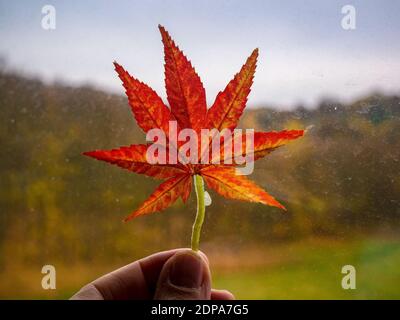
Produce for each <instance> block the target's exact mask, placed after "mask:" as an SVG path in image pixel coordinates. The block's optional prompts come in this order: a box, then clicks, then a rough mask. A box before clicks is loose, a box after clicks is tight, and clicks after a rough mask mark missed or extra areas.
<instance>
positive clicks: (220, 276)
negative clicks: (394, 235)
mask: <svg viewBox="0 0 400 320" xmlns="http://www.w3.org/2000/svg"><path fill="white" fill-rule="evenodd" d="M282 249H283V250H282V251H281V252H279V255H280V256H281V257H282V258H283V259H281V261H282V262H279V260H278V262H276V263H274V264H272V265H269V266H268V265H267V266H258V267H256V268H243V269H242V270H236V271H234V272H229V271H227V272H224V273H222V272H218V273H217V274H215V279H214V284H215V286H216V287H221V288H228V289H229V290H231V291H232V292H234V293H235V295H236V297H237V298H239V299H400V245H399V243H398V242H391V241H383V240H381V241H380V240H375V241H366V242H360V241H357V242H353V243H350V244H346V243H323V244H317V245H316V244H315V243H314V242H310V243H308V244H301V245H293V246H287V247H285V246H283V248H282ZM285 258H286V259H285ZM346 264H351V265H353V266H354V267H355V268H356V289H355V290H343V289H342V287H341V280H342V277H343V276H344V274H342V273H341V268H342V266H344V265H346Z"/></svg>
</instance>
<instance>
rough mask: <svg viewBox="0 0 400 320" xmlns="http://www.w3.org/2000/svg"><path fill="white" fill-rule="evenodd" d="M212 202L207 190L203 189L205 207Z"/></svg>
mask: <svg viewBox="0 0 400 320" xmlns="http://www.w3.org/2000/svg"><path fill="white" fill-rule="evenodd" d="M211 203H212V200H211V196H210V194H209V193H208V192H207V191H204V205H205V206H206V207H208V206H210V205H211Z"/></svg>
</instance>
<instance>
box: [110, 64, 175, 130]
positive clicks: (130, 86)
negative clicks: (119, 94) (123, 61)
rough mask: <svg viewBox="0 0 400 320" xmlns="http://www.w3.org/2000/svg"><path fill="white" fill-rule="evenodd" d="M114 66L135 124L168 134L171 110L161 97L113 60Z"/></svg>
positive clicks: (145, 128) (144, 128)
mask: <svg viewBox="0 0 400 320" xmlns="http://www.w3.org/2000/svg"><path fill="white" fill-rule="evenodd" d="M114 66H115V70H116V71H117V73H118V75H119V78H120V79H121V81H122V83H123V85H124V87H125V90H126V95H127V96H128V100H129V104H130V106H131V109H132V112H133V114H134V116H135V119H136V122H137V124H138V125H139V126H140V127H141V128H142V129H143V130H144V132H147V131H149V130H151V129H154V128H160V129H162V130H164V132H165V133H166V134H167V135H168V125H169V123H168V121H169V120H172V119H171V111H170V110H169V109H168V108H167V106H166V105H165V104H164V103H163V102H162V100H161V98H160V97H159V96H158V95H157V93H156V92H155V91H154V90H153V89H151V88H150V87H149V86H148V85H146V84H144V83H142V82H140V81H139V80H137V79H135V78H134V77H132V76H131V75H130V74H129V73H128V72H127V71H125V69H124V68H123V67H121V66H120V65H119V64H118V63H116V62H114Z"/></svg>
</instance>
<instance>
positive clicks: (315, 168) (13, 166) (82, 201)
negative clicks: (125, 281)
mask: <svg viewBox="0 0 400 320" xmlns="http://www.w3.org/2000/svg"><path fill="white" fill-rule="evenodd" d="M122 92H123V89H122V87H121V93H122ZM241 126H243V127H244V128H255V129H257V130H280V129H284V128H287V129H295V128H297V129H298V128H308V131H307V135H306V136H305V137H304V138H303V139H301V140H299V141H296V142H295V143H293V144H289V145H288V146H287V147H283V148H281V149H279V150H277V151H275V152H274V153H272V154H271V155H270V156H268V157H266V158H265V159H263V160H260V161H258V162H257V163H256V167H255V172H254V173H253V175H252V176H251V177H250V178H252V179H254V180H256V181H257V182H258V183H259V184H260V185H262V186H263V187H265V188H266V190H267V191H269V192H270V193H271V194H272V195H274V196H275V197H276V198H278V199H279V200H280V201H281V202H282V203H283V204H284V205H285V206H286V207H287V209H288V211H287V212H282V211H280V210H279V209H275V208H271V207H265V206H262V205H258V204H250V203H241V202H237V201H230V200H229V201H228V200H225V199H223V198H221V197H219V196H217V195H215V194H214V193H212V192H211V196H212V198H213V203H212V205H211V206H210V207H207V218H206V222H205V226H204V229H203V230H204V232H203V238H202V241H203V243H204V244H205V245H209V246H224V245H226V244H228V243H229V244H230V245H231V246H232V244H234V245H243V246H246V245H248V244H250V243H252V242H254V243H264V242H270V241H288V240H296V239H299V238H302V237H307V236H309V235H313V236H320V237H322V236H330V237H352V236H354V235H368V234H371V233H379V234H394V233H395V232H396V231H398V227H399V216H400V206H399V201H400V175H399V169H400V162H399V161H400V139H399V132H400V97H398V96H384V95H381V94H372V95H371V96H368V97H365V98H363V99H360V100H358V101H355V102H353V103H351V104H348V105H343V104H341V103H339V102H337V101H334V100H332V101H328V100H326V101H323V102H321V103H320V105H319V107H318V108H316V109H308V108H305V107H298V108H296V109H295V110H293V111H276V110H274V109H271V108H260V109H253V110H249V111H247V112H246V113H245V115H244V117H243V120H242V123H241ZM144 139H145V136H144V134H143V133H142V132H141V131H140V129H139V128H138V127H137V125H136V123H135V121H134V120H133V116H132V115H131V111H130V108H129V106H128V102H127V99H126V98H125V97H124V96H122V95H111V94H107V93H105V92H102V91H99V90H95V89H93V88H91V87H89V86H86V87H85V86H83V87H70V86H67V85H63V84H52V85H46V84H43V83H42V82H41V81H39V80H35V79H30V78H26V77H23V76H20V75H17V74H16V73H12V72H6V71H4V70H3V71H0V146H1V156H0V177H1V178H0V179H1V180H0V253H1V254H0V267H1V266H3V265H4V264H5V263H6V262H7V260H9V259H12V260H13V263H18V262H20V263H42V262H43V261H49V259H51V261H55V260H57V261H63V262H68V263H78V262H80V261H92V260H99V259H100V260H107V261H116V260H120V259H124V258H127V257H129V259H131V258H135V257H136V256H141V255H144V254H148V253H150V252H153V251H155V250H161V249H166V248H170V247H176V246H188V244H189V237H190V232H191V224H192V221H193V219H194V214H195V199H194V197H193V194H192V197H191V200H190V201H189V204H188V205H185V206H184V205H183V204H182V203H181V202H180V200H179V201H178V202H177V203H176V205H174V206H173V207H172V208H171V209H168V210H166V211H165V212H163V213H158V214H153V215H149V216H146V217H141V218H138V219H136V220H134V221H132V222H130V223H127V224H124V223H123V222H122V219H123V217H124V216H126V215H127V214H128V213H130V211H131V210H133V209H134V208H135V207H137V206H138V205H139V204H140V203H141V202H142V201H143V200H144V199H145V198H147V196H148V195H149V194H150V193H151V192H152V190H153V189H154V188H155V186H156V185H157V183H158V181H153V180H152V179H150V178H146V177H143V176H139V175H136V174H133V173H129V172H127V171H124V170H122V169H120V168H117V167H114V166H110V165H108V164H105V163H101V162H98V161H94V160H92V159H89V158H86V157H84V156H82V155H81V153H82V152H83V151H88V150H94V149H108V148H114V147H116V146H118V145H121V146H122V145H129V144H131V143H138V142H143V141H144Z"/></svg>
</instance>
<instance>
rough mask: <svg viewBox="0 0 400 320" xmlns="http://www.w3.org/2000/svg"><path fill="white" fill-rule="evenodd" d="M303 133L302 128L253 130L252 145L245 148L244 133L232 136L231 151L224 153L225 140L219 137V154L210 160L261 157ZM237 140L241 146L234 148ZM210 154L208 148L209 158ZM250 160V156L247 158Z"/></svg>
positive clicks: (221, 160) (226, 161)
mask: <svg viewBox="0 0 400 320" xmlns="http://www.w3.org/2000/svg"><path fill="white" fill-rule="evenodd" d="M303 135H304V130H282V131H270V132H254V145H253V146H252V147H250V146H249V147H248V148H249V149H248V150H247V149H246V135H245V134H244V135H242V136H237V137H234V138H233V140H232V141H231V142H230V143H231V152H229V153H227V154H225V150H224V145H225V143H227V142H225V141H224V140H223V139H221V150H220V155H219V156H218V154H214V157H213V158H212V162H213V163H216V162H217V161H220V162H221V163H223V162H225V163H228V162H229V161H230V160H232V162H231V163H233V164H234V163H235V161H234V160H235V156H240V155H241V156H247V155H251V156H253V157H254V160H258V159H261V158H263V157H265V156H266V155H267V154H269V153H271V152H272V151H274V150H276V149H277V148H279V147H281V146H283V145H285V144H287V143H289V142H290V141H292V140H295V139H297V138H300V137H302V136H303ZM238 139H241V142H240V140H238ZM237 142H239V143H241V148H240V147H239V148H236V149H235V148H234V145H235V144H236V143H237ZM211 156H212V150H210V158H211ZM248 160H250V158H248Z"/></svg>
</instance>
